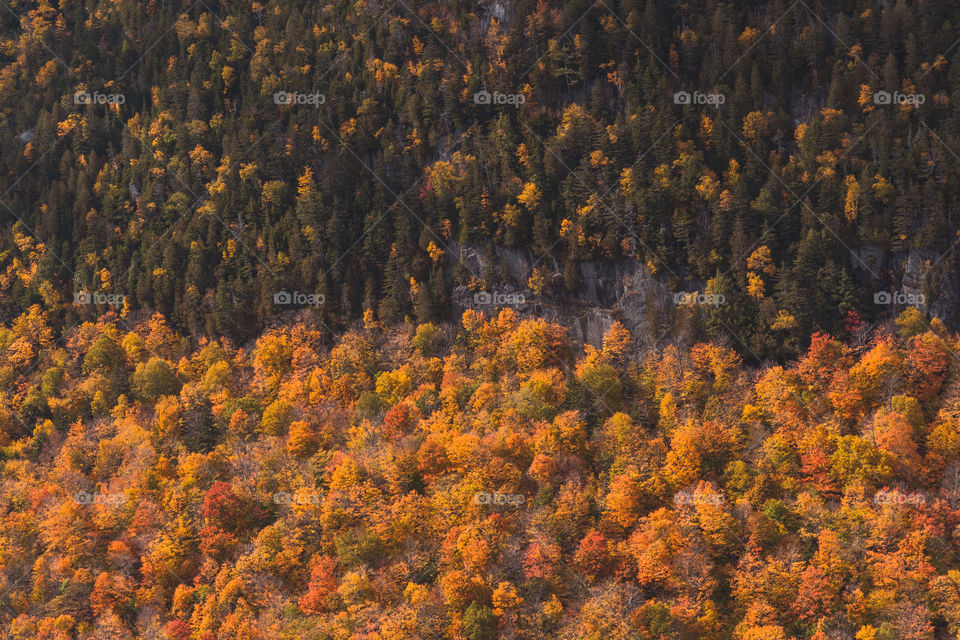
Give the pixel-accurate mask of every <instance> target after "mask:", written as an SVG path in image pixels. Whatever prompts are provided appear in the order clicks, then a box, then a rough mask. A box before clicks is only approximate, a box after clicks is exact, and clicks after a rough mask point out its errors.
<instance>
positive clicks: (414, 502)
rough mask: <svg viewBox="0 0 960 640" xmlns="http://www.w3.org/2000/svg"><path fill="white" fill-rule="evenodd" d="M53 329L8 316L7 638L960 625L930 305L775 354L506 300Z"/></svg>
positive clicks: (597, 634)
mask: <svg viewBox="0 0 960 640" xmlns="http://www.w3.org/2000/svg"><path fill="white" fill-rule="evenodd" d="M49 322H50V318H49V315H48V313H47V312H45V311H43V310H42V309H40V308H38V307H35V308H32V309H30V310H29V311H28V313H27V314H25V315H24V316H23V317H21V318H18V319H16V321H15V322H14V323H13V324H12V325H11V326H10V327H7V328H3V329H0V344H3V345H6V347H5V348H4V349H3V350H2V351H0V373H2V376H3V379H4V383H5V384H4V385H3V387H2V389H0V400H2V402H0V407H2V411H0V437H2V444H3V448H2V450H0V451H2V463H0V513H2V517H0V549H2V553H0V582H2V584H3V585H4V586H5V587H6V589H5V590H4V591H3V593H2V595H0V629H2V634H3V635H4V637H7V638H14V639H17V640H27V639H32V638H42V639H48V638H49V639H58V640H60V639H73V638H77V639H79V638H91V637H93V638H138V637H160V638H171V639H177V640H228V639H231V640H232V639H240V638H243V639H251V638H263V639H267V638H290V639H293V638H297V639H301V638H307V639H309V638H315V639H318V640H319V639H329V638H344V639H357V640H359V639H361V638H364V639H371V640H387V639H393V638H409V639H411V640H412V639H414V638H471V639H490V638H530V639H533V638H566V637H571V638H596V639H598V640H599V639H604V640H607V639H610V640H617V639H621V638H622V639H624V640H627V639H630V640H633V639H636V638H651V639H652V638H677V639H680V638H690V639H693V638H698V639H699V638H717V639H718V640H719V639H720V638H731V637H733V638H738V639H743V640H747V639H751V640H752V639H758V638H783V639H787V638H797V639H801V638H818V639H819V638H832V637H857V638H858V639H860V640H865V639H894V638H916V639H931V640H932V639H934V638H945V637H953V636H955V635H956V633H957V632H958V630H960V613H958V612H960V586H958V585H960V556H958V555H957V554H958V553H960V537H958V535H957V530H956V529H957V524H958V522H960V502H958V500H960V462H958V460H960V435H958V416H960V405H958V398H960V395H958V393H957V390H958V386H957V385H958V380H960V379H958V377H957V372H956V366H955V361H956V355H957V351H958V348H960V341H958V338H957V336H956V335H954V334H951V333H950V332H948V331H947V330H945V329H944V327H943V325H942V324H940V323H939V322H937V321H934V322H933V323H932V325H928V324H926V323H925V322H923V321H922V316H921V315H920V314H918V313H916V312H914V313H906V314H904V315H903V316H901V317H900V318H899V319H898V321H897V323H896V324H894V323H887V324H885V325H883V326H881V327H880V328H878V329H877V330H875V331H874V332H872V333H871V334H870V335H869V336H868V338H867V340H866V341H865V342H864V343H862V344H861V343H860V342H859V341H858V340H856V339H854V338H851V339H850V340H849V341H848V342H846V343H844V342H840V341H838V340H836V339H833V338H830V337H829V336H827V335H825V334H817V335H816V336H814V339H813V340H812V342H811V344H810V345H809V348H808V349H807V350H806V351H805V353H804V354H803V355H802V357H801V358H800V359H799V360H798V361H797V362H794V363H787V364H784V365H779V366H772V365H771V366H767V367H765V368H762V369H755V368H751V367H748V366H746V365H744V364H743V363H742V361H741V358H740V357H739V356H738V355H737V354H736V353H735V352H734V351H733V350H732V349H731V348H729V347H724V346H720V345H718V344H714V343H699V344H695V345H692V346H682V345H677V346H671V347H669V348H667V349H664V350H662V351H648V352H638V351H637V350H636V349H635V348H634V347H633V346H632V340H631V336H630V335H629V333H627V332H626V331H625V330H624V329H623V327H622V326H619V325H614V326H613V327H611V328H610V329H609V331H608V332H607V334H606V336H605V338H604V340H603V346H602V347H601V348H599V349H595V348H592V347H588V348H587V349H586V351H585V352H584V351H582V350H580V349H578V348H577V347H575V346H573V345H571V343H570V341H569V338H568V337H567V334H566V331H565V330H564V329H563V328H562V327H560V326H558V325H555V324H551V323H548V322H545V321H543V320H538V319H533V318H523V317H521V316H519V315H518V314H517V313H515V312H514V311H512V310H509V309H507V310H504V311H502V312H500V313H498V314H496V315H493V316H489V317H488V316H483V315H481V314H479V313H477V312H474V311H468V312H466V313H465V314H464V316H463V318H462V319H461V322H460V323H458V324H457V325H456V326H450V325H433V324H421V325H419V326H414V325H407V326H401V327H396V328H383V327H381V326H380V325H379V324H378V323H376V322H374V321H373V320H372V318H370V317H368V318H367V321H366V322H365V323H364V324H362V325H357V326H355V327H354V328H352V329H351V330H350V331H348V332H347V333H346V334H344V335H343V336H341V337H339V338H336V339H334V340H332V341H331V340H329V339H328V337H327V336H326V334H325V333H324V332H322V331H319V330H317V329H316V327H315V326H314V325H313V324H311V321H309V319H308V320H305V321H301V322H297V323H293V324H285V325H279V326H277V327H275V328H273V329H271V330H269V331H267V332H265V333H264V334H262V335H261V336H260V337H259V338H258V339H257V340H256V341H255V343H253V344H251V346H250V347H249V348H238V347H236V346H235V345H234V344H233V343H231V342H230V341H229V340H228V339H226V338H224V339H221V340H219V341H217V342H213V341H208V340H206V339H200V340H199V341H196V342H194V341H191V340H186V339H181V338H180V337H179V336H178V334H177V333H175V332H173V331H171V330H170V329H169V328H168V326H167V323H166V320H165V319H164V318H163V317H162V316H159V315H155V316H153V317H148V316H145V315H140V316H136V315H130V316H125V317H119V316H115V315H112V314H108V315H107V316H105V317H103V318H102V319H100V320H99V321H97V322H96V323H91V322H85V323H82V324H81V325H79V326H78V327H75V328H73V329H71V330H70V331H68V332H67V333H66V334H65V336H64V339H63V340H62V341H60V342H55V341H53V340H52V339H51V338H50V328H49ZM157 634H159V635H157Z"/></svg>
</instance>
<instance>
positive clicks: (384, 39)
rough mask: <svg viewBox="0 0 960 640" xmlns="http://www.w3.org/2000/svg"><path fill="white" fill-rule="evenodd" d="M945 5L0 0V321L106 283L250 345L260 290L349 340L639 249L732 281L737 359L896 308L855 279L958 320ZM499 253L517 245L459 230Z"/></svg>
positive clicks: (727, 336)
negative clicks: (505, 262)
mask: <svg viewBox="0 0 960 640" xmlns="http://www.w3.org/2000/svg"><path fill="white" fill-rule="evenodd" d="M958 24H960V6H958V5H956V4H955V3H951V2H947V1H946V0H924V1H923V2H907V1H906V0H899V1H897V2H886V1H885V2H874V1H873V0H869V1H867V0H859V1H856V2H852V1H840V2H834V3H831V4H830V6H829V7H826V6H822V5H820V4H814V3H808V2H806V1H805V0H801V1H800V2H794V3H789V2H785V1H780V0H777V1H772V2H741V3H736V4H724V3H718V2H712V1H694V2H668V1H657V0H646V1H644V2H642V1H640V0H623V1H622V2H612V1H610V0H595V1H594V2H593V3H592V4H591V2H590V0H571V1H566V2H562V3H555V4H548V3H546V2H545V1H539V2H532V1H529V0H516V1H513V0H511V1H509V2H508V1H507V0H494V1H492V2H490V1H482V2H459V1H454V2H409V3H408V0H396V1H395V2H391V0H385V1H381V0H358V1H356V2H345V1H337V2H324V3H313V4H311V3H305V2H299V1H292V2H286V1H285V2H279V1H278V0H273V1H267V2H261V1H257V2H253V3H240V2H235V1H233V0H224V1H223V2H212V0H211V1H210V2H208V0H195V1H194V2H183V3H182V2H178V1H177V0H164V1H162V2H158V1H157V0H150V1H145V0H99V1H95V0H84V2H80V1H79V0H77V1H73V2H67V1H66V0H64V1H62V2H60V3H59V4H57V5H56V6H55V5H54V4H51V3H49V2H48V0H39V1H37V2H33V1H21V0H17V1H16V2H14V3H13V4H10V5H7V4H6V3H4V6H3V7H0V135H2V136H3V140H4V143H3V145H0V169H2V170H0V194H3V197H2V198H0V204H2V207H0V222H5V223H6V224H4V227H5V228H7V229H8V232H7V233H5V234H4V235H3V238H2V240H0V274H2V275H0V319H3V320H4V321H5V322H7V323H9V322H12V321H13V319H14V318H16V317H17V316H18V315H20V314H21V313H23V312H24V311H26V310H27V309H28V308H29V307H30V306H32V305H34V304H37V305H40V306H41V307H42V308H44V309H45V310H46V311H49V312H50V313H52V314H53V315H54V316H55V317H56V319H57V322H56V324H57V329H56V330H57V331H60V330H61V328H67V327H70V326H74V325H76V324H77V323H78V322H81V321H93V320H94V319H95V318H96V317H97V316H98V315H100V314H101V313H103V312H105V311H106V310H107V309H109V308H110V307H111V305H110V304H108V303H107V304H104V303H101V304H88V305H85V306H79V307H78V306H77V305H74V304H72V303H73V300H74V297H75V296H76V295H77V294H78V292H79V293H91V294H92V293H100V294H103V296H114V297H115V299H116V300H122V301H123V302H124V303H126V304H128V305H129V306H130V307H131V308H132V309H136V310H138V309H151V310H154V311H157V312H159V313H162V314H163V315H164V317H166V318H167V320H168V322H170V323H171V326H173V327H175V328H176V329H177V330H178V331H179V332H183V333H185V334H188V335H190V336H192V337H201V336H203V337H207V338H209V339H217V338H219V337H220V336H229V337H231V338H232V339H234V340H235V341H237V342H238V343H245V342H247V341H249V340H252V339H255V338H256V337H257V336H258V335H259V334H260V333H261V331H262V330H263V329H264V328H265V327H267V326H269V324H270V323H271V322H272V321H276V320H277V319H278V318H282V317H283V316H284V315H285V314H287V312H288V311H290V309H289V307H286V306H279V305H277V304H275V299H274V296H275V295H276V294H277V292H280V291H286V292H301V293H303V294H308V295H314V296H317V299H318V300H319V299H321V297H322V300H323V304H317V305H307V307H308V308H309V309H310V310H312V311H313V312H314V314H315V315H316V316H317V317H318V318H319V319H320V320H322V321H323V322H324V323H326V324H327V325H328V326H329V327H331V329H332V330H334V331H335V332H337V333H339V332H342V331H344V330H346V329H347V328H348V327H349V326H350V323H351V322H354V321H357V320H359V318H360V317H361V315H362V313H363V311H364V310H366V309H373V310H374V311H375V312H376V314H377V317H378V318H379V319H380V320H381V321H383V322H387V323H392V324H396V323H402V322H403V321H404V319H405V318H407V317H408V316H409V317H410V318H411V320H412V321H414V322H418V323H422V322H456V321H457V320H458V319H459V314H458V313H456V312H454V311H453V310H452V309H451V304H450V297H451V293H452V292H454V291H456V290H458V289H463V290H467V291H474V292H476V291H482V290H490V289H492V288H513V289H515V290H523V291H525V292H526V294H527V295H528V296H530V297H535V296H540V295H558V296H572V297H577V296H578V295H579V292H580V289H581V288H582V287H583V286H584V284H585V283H583V282H580V281H579V272H578V269H577V265H578V263H581V262H582V261H585V260H592V261H600V262H605V261H607V262H608V261H616V260H634V261H636V262H637V263H638V264H641V265H644V266H645V268H648V269H649V270H650V271H651V272H652V273H655V274H656V275H657V277H659V278H661V279H662V280H663V281H664V283H665V284H666V286H667V287H668V288H669V289H670V290H672V291H680V290H684V291H692V290H699V291H704V290H707V289H709V290H711V291H713V292H714V293H716V294H721V293H722V294H723V295H724V296H725V299H726V300H728V301H729V304H727V305H725V306H724V307H723V308H722V309H720V310H719V316H720V317H719V318H717V319H716V321H714V322H711V323H708V326H707V329H708V331H709V332H710V335H711V337H714V338H717V339H721V340H732V341H733V342H734V343H735V345H736V348H737V349H738V351H739V352H740V354H741V356H745V357H748V358H750V360H751V362H753V363H754V364H756V363H757V362H759V361H761V360H763V359H765V358H774V359H777V360H784V359H788V358H795V357H797V356H799V355H800V354H801V353H802V352H803V351H804V349H805V348H806V346H807V345H808V344H809V341H810V338H811V336H812V335H813V334H814V333H816V332H818V331H819V332H826V333H830V334H838V333H839V332H842V331H843V329H844V325H845V323H846V322H847V320H848V316H849V315H850V313H851V312H853V313H855V314H856V315H857V317H859V318H861V319H862V320H863V321H864V322H866V323H868V325H874V324H876V323H879V322H882V321H888V320H891V319H893V318H894V317H895V316H896V315H897V313H899V311H901V310H902V306H903V305H901V306H900V308H893V307H891V306H890V305H884V304H875V301H876V300H877V298H876V296H877V295H886V294H888V293H889V292H899V291H900V289H901V287H905V286H906V287H908V288H909V291H908V293H910V294H911V295H913V296H915V297H916V299H917V300H919V301H922V304H921V305H920V307H921V309H922V310H923V311H924V312H925V313H928V314H932V315H934V316H936V317H939V318H940V319H941V320H942V321H943V322H945V323H946V324H947V326H948V327H950V328H952V329H958V328H960V323H958V322H957V319H958V314H960V278H958V277H957V276H956V272H957V267H958V262H957V255H956V251H955V243H956V242H957V241H958V237H957V233H958V231H960V224H958V221H957V220H955V219H954V218H953V216H952V211H953V210H955V209H956V208H957V206H958V203H957V202H956V199H957V197H958V196H957V194H958V193H960V185H958V184H957V180H958V178H957V176H958V175H960V155H958V153H957V150H958V149H960V144H958V142H960V132H958V129H957V122H958V121H960V120H958V113H957V108H958V107H957V106H956V105H958V104H960V95H958V91H960V81H958V80H957V74H958V73H960V67H958V66H957V65H954V64H953V63H952V59H953V57H954V56H955V55H956V54H957V52H958V49H957V36H958V34H957V32H956V30H955V29H954V28H953V25H958ZM490 244H494V245H497V246H502V247H507V248H523V249H524V250H529V251H531V252H532V253H533V255H534V256H536V258H537V263H536V264H535V265H533V268H531V269H530V270H529V273H528V274H523V275H524V276H525V277H523V278H517V279H514V280H517V281H511V282H504V281H503V270H502V269H499V268H497V265H495V264H490V265H489V268H487V269H484V270H482V271H481V270H478V269H473V270H471V269H468V268H465V266H464V264H463V263H462V262H461V261H458V260H457V259H456V257H455V256H456V251H453V249H454V245H457V246H461V245H470V246H475V247H477V248H478V250H481V251H483V247H485V246H489V245H490ZM760 248H765V250H766V253H765V254H763V255H761V256H759V257H758V259H757V260H754V261H753V262H752V263H751V261H750V258H751V257H753V256H754V255H755V254H756V252H757V250H758V249H760ZM907 302H908V303H910V300H908V301H907ZM121 304H122V303H116V304H113V305H112V306H113V307H119V306H121Z"/></svg>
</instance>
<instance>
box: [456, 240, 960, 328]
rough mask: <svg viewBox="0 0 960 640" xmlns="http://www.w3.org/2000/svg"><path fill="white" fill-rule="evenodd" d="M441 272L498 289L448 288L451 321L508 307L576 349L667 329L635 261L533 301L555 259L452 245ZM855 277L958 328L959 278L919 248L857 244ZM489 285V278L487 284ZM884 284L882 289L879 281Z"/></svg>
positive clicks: (667, 298)
mask: <svg viewBox="0 0 960 640" xmlns="http://www.w3.org/2000/svg"><path fill="white" fill-rule="evenodd" d="M449 247H450V254H451V255H449V258H450V260H449V261H448V268H449V270H451V271H452V269H453V268H454V266H455V265H456V264H457V263H459V262H462V265H463V266H464V267H465V268H466V269H467V271H468V272H469V273H470V274H473V275H475V276H478V277H486V276H487V275H488V274H493V276H494V277H493V279H494V280H498V281H499V282H501V283H503V284H499V285H491V286H490V287H488V291H487V292H486V293H487V294H489V295H488V296H484V292H478V291H472V290H470V289H468V288H466V287H463V286H459V287H455V288H454V289H453V291H452V295H451V304H452V306H453V309H452V311H453V314H454V317H459V316H460V315H461V314H462V313H463V311H464V310H466V309H477V310H479V311H483V312H484V313H487V314H493V313H496V312H497V311H498V310H499V309H501V308H504V307H513V308H515V309H516V310H517V311H518V312H519V313H520V314H522V315H530V316H536V317H542V318H546V319H547V320H551V321H554V322H559V323H561V324H563V325H565V326H567V327H569V329H570V332H571V336H572V337H573V338H574V339H576V340H577V341H578V342H579V343H580V344H592V345H594V346H599V345H600V343H601V341H602V339H603V334H604V332H605V331H606V330H607V328H608V327H609V326H610V325H611V324H612V323H613V322H614V321H620V322H622V323H623V324H624V325H625V326H626V327H627V328H628V329H630V331H631V333H632V334H633V336H634V338H635V339H637V340H638V341H639V342H643V343H646V344H648V345H653V344H655V343H656V342H657V341H658V340H659V339H660V338H663V337H664V336H665V335H666V333H668V332H669V331H670V327H671V321H672V319H673V317H674V312H675V305H674V300H673V294H674V293H675V292H674V291H672V290H671V289H670V288H669V287H668V286H667V285H666V284H665V282H666V280H665V279H663V278H659V277H657V276H655V275H653V274H651V273H650V271H649V270H648V269H647V267H646V266H645V265H643V264H641V263H639V262H637V261H635V260H621V261H617V262H586V261H585V262H580V263H579V264H578V270H579V288H578V289H577V291H576V292H574V293H571V294H566V295H561V294H557V293H549V294H547V293H545V294H543V295H536V294H534V292H533V291H531V290H530V289H529V288H528V287H527V286H526V283H527V280H528V279H529V277H530V273H531V272H532V271H533V269H534V268H535V267H541V268H546V269H547V270H548V271H550V272H552V273H553V277H554V282H555V283H559V281H560V280H561V279H562V276H561V273H562V269H561V267H560V265H559V263H557V261H556V260H555V259H553V258H552V257H548V258H546V259H543V260H541V259H539V258H537V257H535V256H534V255H533V253H532V252H530V251H528V250H522V249H509V248H506V247H499V246H496V245H485V246H468V245H460V244H458V243H455V242H452V243H450V244H449ZM850 259H851V263H852V265H853V267H854V270H855V271H860V272H861V274H862V276H863V280H862V286H864V287H865V289H866V290H865V291H864V296H863V300H864V301H865V302H864V304H870V302H871V301H872V300H873V296H874V293H876V292H879V291H892V292H895V293H899V294H903V295H901V298H906V299H909V300H912V301H917V300H919V301H920V302H919V303H917V304H915V306H916V307H917V308H919V309H920V310H921V311H923V312H924V313H926V314H927V315H928V316H929V317H931V318H933V317H936V318H939V319H940V320H941V321H942V322H944V323H945V324H946V325H947V326H948V327H950V328H951V329H953V330H958V329H960V274H958V273H957V272H956V271H955V270H954V269H953V268H952V266H951V265H952V264H953V262H952V260H950V259H949V258H948V259H944V260H941V261H939V262H938V259H939V256H935V255H927V254H925V253H924V252H921V251H919V250H916V249H914V250H911V251H910V252H908V253H891V252H887V251H884V250H883V249H881V248H879V247H873V246H864V247H860V248H857V249H855V250H854V251H853V252H852V253H851V257H850ZM488 281H489V279H488ZM883 282H887V283H888V284H886V285H883V284H881V283H883ZM684 285H685V286H684V290H685V291H702V290H703V288H704V283H703V282H700V281H697V280H689V281H687V282H684ZM550 290H551V291H553V292H556V291H560V290H563V288H562V287H560V286H554V287H551V288H550ZM902 309H903V304H895V305H894V306H891V307H890V309H889V310H887V309H883V310H881V311H880V312H879V315H880V316H883V315H887V314H889V315H890V316H895V315H896V314H897V313H899V311H901V310H902Z"/></svg>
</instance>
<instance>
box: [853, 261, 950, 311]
mask: <svg viewBox="0 0 960 640" xmlns="http://www.w3.org/2000/svg"><path fill="white" fill-rule="evenodd" d="M850 260H851V265H852V266H853V269H854V270H855V271H859V272H861V273H862V274H863V275H864V276H865V279H864V282H868V281H869V282H873V283H877V284H873V285H871V287H872V288H873V289H874V290H875V291H879V290H883V291H891V292H894V293H898V294H901V299H905V300H909V301H911V302H910V303H911V304H914V306H916V307H917V308H918V309H920V310H921V311H923V312H924V313H926V314H927V315H928V316H929V317H931V318H939V319H940V320H941V321H942V322H943V323H944V324H945V325H947V326H948V327H950V328H951V329H953V330H958V329H960V274H958V273H957V271H956V269H955V268H954V266H953V265H954V261H953V260H952V257H951V256H950V255H947V256H945V257H944V256H942V255H938V254H935V253H934V252H931V251H923V250H920V249H911V250H910V251H908V252H898V253H891V252H887V251H885V250H884V249H882V248H880V247H876V246H871V245H866V246H863V247H859V248H857V249H854V250H853V251H852V252H851V256H850ZM868 274H869V279H868V278H866V276H867V275H868ZM881 283H887V284H886V286H883V284H881ZM901 307H902V305H901ZM892 311H893V312H894V313H896V312H897V311H899V308H894V309H893V310H892Z"/></svg>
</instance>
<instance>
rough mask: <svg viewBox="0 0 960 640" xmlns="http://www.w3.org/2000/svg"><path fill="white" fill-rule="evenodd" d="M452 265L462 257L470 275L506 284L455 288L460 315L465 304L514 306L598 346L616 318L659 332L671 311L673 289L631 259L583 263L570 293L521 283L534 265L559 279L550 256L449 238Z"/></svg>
mask: <svg viewBox="0 0 960 640" xmlns="http://www.w3.org/2000/svg"><path fill="white" fill-rule="evenodd" d="M449 246H450V249H451V252H452V254H453V255H452V256H451V258H452V260H451V263H450V266H451V267H452V266H453V265H454V264H456V263H457V262H460V261H461V260H462V262H463V265H464V266H465V267H466V269H467V270H468V271H469V272H470V273H471V274H474V275H481V274H485V273H490V272H491V270H492V272H493V273H496V274H498V275H499V276H500V280H501V281H502V282H504V283H521V285H518V284H504V285H502V286H492V287H489V289H490V290H489V291H488V292H487V293H488V294H490V295H489V296H484V295H483V292H475V291H470V290H469V289H467V288H466V287H462V286H461V287H456V288H455V289H454V290H453V295H452V296H451V301H452V305H453V313H454V314H455V317H458V316H459V315H460V314H462V313H463V311H464V310H466V309H477V310H479V311H483V312H484V313H495V312H497V310H498V309H500V308H503V307H513V308H515V309H516V310H517V311H518V312H519V313H521V314H523V315H533V316H537V317H543V318H546V319H548V320H551V321H555V322H559V323H561V324H563V325H565V326H567V327H569V328H570V331H571V335H572V336H573V337H574V338H575V339H576V340H577V341H578V342H580V343H581V344H592V345H595V346H599V345H600V343H601V341H602V339H603V334H604V332H605V331H606V330H607V328H608V327H609V326H610V325H611V324H612V323H613V322H614V321H615V320H619V321H620V322H622V323H623V324H624V325H626V326H627V328H629V329H630V330H631V332H632V333H633V335H634V336H635V337H640V338H641V339H642V337H651V338H652V337H654V336H659V335H660V334H662V333H663V331H662V326H663V325H665V324H666V323H667V322H668V321H669V318H670V315H671V307H672V301H673V292H671V291H669V290H668V289H667V287H666V286H664V284H663V283H662V282H661V281H660V280H659V279H657V278H656V277H655V276H653V275H652V274H651V273H650V272H649V270H648V269H647V268H646V266H644V265H642V264H640V263H639V262H636V261H634V260H621V261H617V262H581V263H579V265H578V268H579V282H580V287H579V289H578V290H577V291H576V292H575V293H574V294H570V295H548V294H544V295H536V294H534V293H533V291H531V290H530V289H529V288H527V287H526V286H523V285H525V283H526V282H527V280H528V278H529V277H530V273H531V272H532V270H533V269H534V268H535V267H538V266H539V267H546V268H547V269H548V270H550V271H552V272H553V273H554V276H555V278H556V279H558V280H559V279H560V267H559V265H558V264H557V263H556V261H555V260H553V259H549V258H548V259H547V260H545V261H540V260H539V259H538V258H536V257H535V256H534V255H533V253H532V252H530V251H525V250H518V249H508V248H505V247H498V246H495V245H494V246H490V245H488V246H485V247H476V246H465V245H459V244H457V243H451V244H450V245H449Z"/></svg>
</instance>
